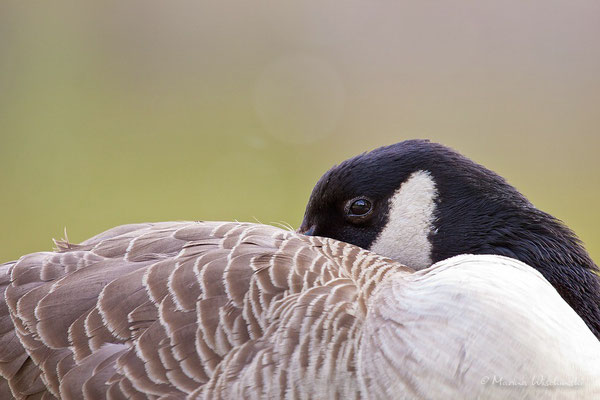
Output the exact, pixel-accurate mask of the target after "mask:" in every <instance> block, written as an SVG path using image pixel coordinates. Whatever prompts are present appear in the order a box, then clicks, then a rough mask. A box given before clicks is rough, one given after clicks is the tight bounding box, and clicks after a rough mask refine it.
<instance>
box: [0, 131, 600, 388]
mask: <svg viewBox="0 0 600 400" xmlns="http://www.w3.org/2000/svg"><path fill="white" fill-rule="evenodd" d="M55 243H56V249H55V251H51V252H38V253H33V254H28V255H25V256H23V257H21V258H20V259H19V260H17V261H12V262H8V263H4V264H0V292H2V296H1V298H2V300H1V301H0V375H1V376H2V378H0V396H1V397H2V398H9V397H10V396H12V397H14V398H18V399H25V398H27V399H54V398H60V399H100V398H107V399H180V398H189V399H241V398H244V399H246V398H248V399H250V398H293V399H295V398H301V399H308V398H341V399H352V398H355V399H359V398H360V399H363V398H366V399H385V398H393V399H412V398H423V399H426V398H427V399H436V398H444V399H463V398H489V399H509V398H518V399H522V398H556V399H569V398H577V399H580V398H587V399H595V398H599V396H600V341H599V340H598V338H597V336H598V304H599V303H598V301H597V299H598V295H599V294H598V293H599V292H598V278H597V277H596V275H594V273H595V272H597V267H596V266H595V265H594V264H593V262H592V261H591V259H590V258H589V256H588V255H587V253H586V252H585V250H584V249H583V247H582V246H581V244H580V243H579V241H578V240H577V239H576V237H575V235H574V234H573V233H572V232H571V231H570V230H568V229H567V228H566V227H564V226H563V225H562V224H561V223H560V222H559V221H558V220H556V219H554V218H553V217H551V216H550V215H548V214H545V213H543V212H541V211H538V210H537V209H535V208H534V207H533V206H532V205H531V204H530V203H529V202H528V201H527V200H526V199H525V198H524V197H523V196H522V195H521V194H520V193H519V192H517V191H516V189H514V188H512V187H511V186H509V185H508V184H507V183H506V182H505V181H504V180H503V179H502V178H500V177H499V176H497V175H496V174H494V173H492V172H491V171H489V170H487V169H485V168H484V167H482V166H480V165H478V164H476V163H474V162H472V161H470V160H468V159H467V158H465V157H463V156H461V155H459V154H458V153H457V152H455V151H453V150H451V149H449V148H447V147H444V146H442V145H439V144H435V143H431V142H428V141H424V140H412V141H404V142H400V143H398V144H395V145H391V146H387V147H382V148H379V149H376V150H373V151H371V152H369V153H364V154H362V155H359V156H357V157H354V158H352V159H350V160H347V161H345V162H343V163H341V164H339V165H337V166H335V167H333V168H332V169H331V170H329V171H328V172H327V173H326V174H325V175H324V176H323V177H322V178H321V179H320V180H319V181H318V182H317V184H316V186H315V188H314V189H313V192H312V194H311V196H310V199H309V202H308V205H307V207H306V212H305V215H304V219H303V222H302V224H301V226H300V228H299V229H298V231H297V232H294V231H292V230H285V229H281V228H277V227H273V226H268V225H261V224H255V223H239V222H197V221H193V222H161V223H145V224H131V225H124V226H119V227H116V228H113V229H109V230H108V231H106V232H103V233H100V234H99V235H97V236H94V237H92V238H90V239H88V240H85V241H84V242H82V243H79V244H73V243H70V242H69V241H68V240H60V241H56V242H55Z"/></svg>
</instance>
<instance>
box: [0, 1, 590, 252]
mask: <svg viewBox="0 0 600 400" xmlns="http://www.w3.org/2000/svg"><path fill="white" fill-rule="evenodd" d="M217 3H218V4H217ZM598 38H600V3H599V2H597V1H587V2H586V1H575V0H574V1H569V2H564V1H558V0H538V1H527V2H523V1H520V0H519V1H517V0H508V1H502V2H475V1H450V2H438V1H419V2H401V1H398V2H396V1H394V2H393V1H360V2H353V1H343V2H342V1H319V2H304V1H303V2H295V3H292V2H268V3H267V2H264V3H262V2H254V1H253V2H248V1H228V2H211V3H209V2H199V1H184V2H162V1H141V0H138V1H126V2H123V1H106V2H91V1H83V2H75V1H73V2H64V1H56V2H17V1H3V2H2V3H0V135H1V141H0V224H1V225H0V227H1V229H0V262H2V261H8V260H11V259H15V258H17V257H19V256H20V255H22V254H24V253H27V252H33V251H40V250H49V249H51V247H52V243H51V240H50V239H51V238H52V237H62V236H63V229H64V228H65V227H66V228H67V231H68V234H69V238H70V239H71V241H75V242H77V241H81V240H83V239H85V238H87V237H89V236H91V235H93V234H96V233H98V232H100V231H102V230H105V229H107V228H110V227H112V226H115V225H118V224H125V223H131V222H142V221H161V220H184V219H185V220H187V219H193V220H197V219H209V220H217V219H218V220H234V219H237V220H259V221H261V222H264V223H275V222H287V223H290V224H292V225H293V226H298V224H299V222H300V220H301V217H302V214H303V211H304V205H305V203H306V201H307V199H308V196H309V194H310V190H311V188H312V186H313V184H314V183H315V182H316V180H317V179H318V178H319V176H320V175H321V174H322V173H323V172H324V171H325V170H326V169H327V168H329V167H330V166H332V165H333V164H334V163H337V162H339V161H341V160H343V159H345V158H347V157H349V156H352V155H354V154H356V153H358V152H362V151H365V150H368V149H372V148H374V147H378V146H380V145H384V144H389V143H393V142H396V141H400V140H403V139H407V138H415V137H422V138H430V139H432V140H436V141H440V142H442V143H445V144H447V145H450V146H452V147H454V148H456V149H458V150H460V151H461V152H463V153H464V154H466V155H468V156H470V157H471V158H473V159H475V160H476V161H478V162H480V163H483V164H484V165H486V166H488V167H489V168H491V169H493V170H495V171H497V172H499V173H500V174H502V175H504V176H505V177H507V178H508V180H509V181H510V182H511V183H513V184H514V185H516V186H517V187H518V188H519V189H520V190H521V191H522V192H524V193H525V194H526V195H527V196H528V197H529V198H530V199H531V200H532V201H533V203H534V204H536V205H537V206H538V207H540V208H542V209H544V210H546V211H548V212H550V213H552V214H554V215H556V216H557V217H559V218H561V219H563V220H564V221H565V222H567V224H568V225H569V226H571V227H572V228H573V229H574V230H575V231H576V232H577V233H578V234H579V235H580V237H581V238H582V239H583V240H584V242H585V243H586V245H587V247H588V249H589V250H590V251H591V253H592V256H593V257H594V258H595V259H596V260H597V261H600V237H599V229H598V224H599V223H600V211H599V210H598V207H597V206H598V195H599V193H600V189H599V180H600V169H599V167H600V161H599V159H598V156H597V153H598V148H599V144H600V138H599V126H600V74H599V71H600V46H599V45H598Z"/></svg>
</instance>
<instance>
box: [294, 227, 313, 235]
mask: <svg viewBox="0 0 600 400" xmlns="http://www.w3.org/2000/svg"><path fill="white" fill-rule="evenodd" d="M296 232H298V233H301V234H303V235H306V236H313V235H314V233H315V225H311V226H309V227H308V229H307V228H306V227H304V226H301V227H300V229H298V230H297V231H296Z"/></svg>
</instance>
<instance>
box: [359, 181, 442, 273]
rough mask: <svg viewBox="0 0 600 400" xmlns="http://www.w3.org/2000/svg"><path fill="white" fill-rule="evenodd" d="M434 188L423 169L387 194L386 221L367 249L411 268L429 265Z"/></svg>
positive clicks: (421, 267)
mask: <svg viewBox="0 0 600 400" xmlns="http://www.w3.org/2000/svg"><path fill="white" fill-rule="evenodd" d="M436 198H437V189H436V187H435V182H434V181H433V178H432V177H431V174H430V173H429V172H427V171H417V172H414V173H413V174H412V175H411V176H410V177H409V178H408V179H407V180H406V181H405V182H404V183H403V184H402V186H401V187H400V189H398V190H397V191H396V192H395V193H394V194H393V195H392V197H391V198H390V210H389V215H388V223H387V224H386V226H385V227H384V228H383V230H382V231H381V233H380V234H379V236H377V238H376V239H375V242H373V245H372V246H371V248H370V250H371V251H373V252H375V253H378V254H381V255H382V256H385V257H389V258H392V259H394V260H396V261H399V262H401V263H402V264H405V265H406V266H408V267H411V268H414V269H423V268H427V267H429V266H431V264H432V261H431V243H430V241H429V234H430V233H431V232H432V230H433V220H434V212H435V199H436Z"/></svg>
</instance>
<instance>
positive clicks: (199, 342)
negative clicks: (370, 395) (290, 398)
mask: <svg viewBox="0 0 600 400" xmlns="http://www.w3.org/2000/svg"><path fill="white" fill-rule="evenodd" d="M57 246H58V251H57V252H54V253H53V252H46V253H35V254H31V255H27V256H24V257H22V258H21V259H20V260H19V261H17V262H12V263H7V264H2V265H0V290H1V291H2V294H3V295H4V296H3V297H5V299H6V301H5V302H0V374H1V375H2V377H3V378H1V379H0V395H2V396H3V397H5V396H7V395H9V393H8V392H9V390H11V391H12V395H13V396H14V397H16V398H25V397H27V396H31V395H34V396H37V397H39V398H42V397H44V396H45V397H44V398H54V397H58V396H60V397H61V398H64V399H69V398H72V399H79V398H85V399H97V398H104V397H105V398H109V399H125V398H164V399H175V398H182V397H185V396H189V397H190V398H196V397H204V398H242V397H244V398H245V397H248V396H262V397H264V396H270V397H283V396H284V395H286V394H289V395H292V394H294V393H296V394H298V395H299V396H309V397H310V393H311V391H313V390H317V389H315V388H311V387H310V385H306V384H304V386H302V382H309V379H311V380H312V382H325V381H327V379H333V377H335V376H338V375H340V374H350V375H351V374H353V373H354V364H353V357H354V354H355V347H354V346H356V344H354V341H353V340H351V339H352V338H355V337H356V336H357V332H359V329H358V327H359V325H360V320H361V318H362V313H364V311H365V309H366V306H365V302H366V301H367V299H366V298H365V295H364V294H361V293H360V290H359V289H360V287H359V286H360V285H364V286H365V287H367V288H369V289H370V288H371V286H373V285H375V284H376V283H377V282H379V281H381V280H382V279H383V277H384V275H385V271H391V270H394V269H398V268H402V267H400V266H399V265H397V264H390V263H389V260H384V259H382V258H380V257H377V256H374V255H371V254H370V253H367V252H365V251H363V250H361V249H358V248H356V247H354V246H350V245H346V244H341V243H338V242H335V241H331V240H329V239H322V238H309V237H305V236H302V235H297V234H295V233H293V232H288V231H284V230H281V229H279V228H274V227H270V226H265V225H257V224H242V223H218V222H176V223H159V224H136V225H125V226H121V227H117V228H114V229H111V230H109V231H106V232H104V233H101V234H100V235H97V236H95V237H93V238H91V239H88V240H86V241H85V242H83V243H81V244H78V245H74V244H70V243H67V242H58V243H57ZM367 261H368V262H367ZM377 261H381V264H382V266H385V268H382V271H383V272H379V273H377V272H376V271H374V269H373V268H370V267H369V265H373V263H376V262H377ZM357 265H358V266H359V267H357ZM366 296H367V297H368V295H366ZM359 303H362V304H359ZM325 348H327V349H329V350H328V351H326V352H322V351H315V349H325ZM327 387H328V389H327V390H328V392H329V393H331V394H336V395H337V396H339V397H341V398H349V397H356V396H357V393H358V391H357V388H356V387H354V386H352V384H348V383H344V384H338V383H336V382H335V379H334V380H333V381H332V383H331V384H328V385H327Z"/></svg>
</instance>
